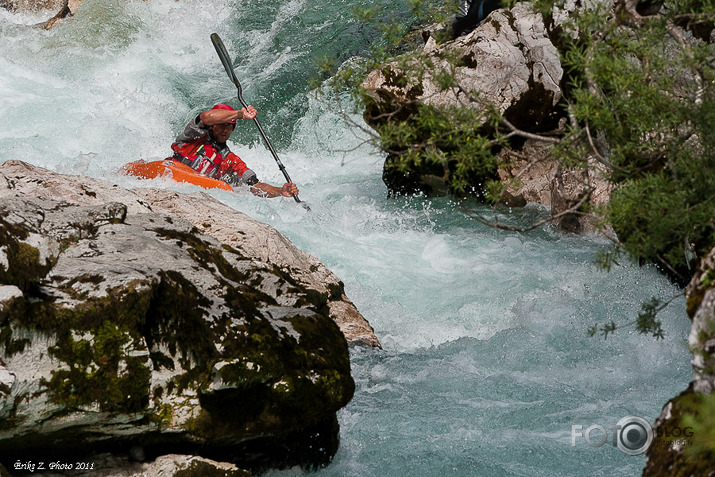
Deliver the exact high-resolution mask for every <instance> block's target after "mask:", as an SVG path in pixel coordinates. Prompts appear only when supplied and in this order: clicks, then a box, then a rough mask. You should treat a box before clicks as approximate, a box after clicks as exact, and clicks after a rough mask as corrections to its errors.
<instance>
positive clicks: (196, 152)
mask: <svg viewBox="0 0 715 477" xmlns="http://www.w3.org/2000/svg"><path fill="white" fill-rule="evenodd" d="M171 149H172V150H173V151H174V156H173V157H171V158H170V159H173V160H175V161H179V162H181V163H183V164H186V165H187V166H190V167H191V168H192V169H194V170H195V171H197V172H198V173H199V174H201V175H203V176H207V177H211V178H214V179H220V178H221V177H222V176H224V175H225V174H226V173H228V172H235V173H236V174H238V176H239V177H240V176H242V175H243V173H244V172H246V171H247V170H248V166H247V165H246V163H245V162H243V161H242V160H241V158H240V157H238V156H237V155H236V154H234V153H232V152H231V150H230V149H229V148H228V146H226V145H224V147H223V148H221V147H220V146H219V145H218V144H217V143H216V142H215V141H214V140H213V139H211V137H210V136H209V135H208V134H207V135H205V136H202V137H200V138H198V139H195V140H193V141H189V142H187V143H184V144H181V145H179V144H177V143H174V144H172V145H171Z"/></svg>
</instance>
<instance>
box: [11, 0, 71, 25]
mask: <svg viewBox="0 0 715 477" xmlns="http://www.w3.org/2000/svg"><path fill="white" fill-rule="evenodd" d="M83 1H84V0H0V7H2V8H6V9H8V10H12V11H31V12H44V11H48V12H57V13H56V14H55V16H53V17H52V18H50V19H49V20H47V21H46V22H43V23H40V24H39V25H38V26H41V27H42V28H44V29H46V30H49V29H50V28H52V27H54V26H55V25H57V24H58V23H60V22H61V21H62V20H64V19H65V18H67V17H71V16H73V15H76V14H77V11H78V10H79V7H80V5H81V4H82V2H83Z"/></svg>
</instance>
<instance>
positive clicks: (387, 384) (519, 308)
mask: <svg viewBox="0 0 715 477" xmlns="http://www.w3.org/2000/svg"><path fill="white" fill-rule="evenodd" d="M377 3H379V2H378V1H372V2H370V1H367V0H291V1H285V0H279V1H267V0H243V1H232V0H179V1H174V0H151V1H148V2H143V1H136V0H132V1H125V0H85V1H84V3H83V4H82V7H81V9H80V11H79V13H78V15H77V16H76V17H74V18H72V19H69V20H67V21H65V22H63V23H62V24H60V25H59V26H57V27H56V28H54V29H52V30H51V31H44V30H41V29H37V28H32V27H31V25H33V24H35V23H38V22H40V21H43V20H46V19H47V18H48V15H41V14H33V13H26V12H20V13H15V14H11V13H10V12H7V11H5V10H1V9H0V42H1V44H2V47H1V50H0V120H1V121H2V127H1V128H0V161H4V160H9V159H21V160H24V161H27V162H30V163H32V164H35V165H38V166H42V167H47V168H49V169H52V170H55V171H58V172H62V173H71V174H84V175H88V176H92V177H97V178H102V179H106V180H110V181H113V182H115V183H118V184H120V185H122V186H125V187H139V186H144V185H151V186H158V187H166V188H171V189H173V190H177V191H185V192H193V191H196V190H197V189H196V188H194V187H190V186H183V185H177V184H175V183H170V182H168V181H166V180H163V181H162V180H157V181H153V182H150V183H141V182H139V181H136V180H133V179H130V178H127V177H123V176H121V175H119V174H117V170H118V169H119V168H120V167H121V165H122V164H124V163H126V162H129V161H132V160H135V159H140V158H141V159H158V158H164V157H166V156H167V155H168V154H169V144H170V143H171V142H172V140H173V138H174V137H175V136H176V134H177V133H178V132H180V130H181V129H182V128H183V125H184V124H185V123H186V122H187V121H188V120H189V119H190V118H191V117H193V116H194V115H196V114H197V113H198V112H200V111H201V110H203V109H206V108H207V107H210V106H211V105H213V104H215V103H217V102H230V103H231V104H233V105H236V104H237V101H236V89H235V87H234V86H233V84H232V83H230V82H229V80H228V77H227V76H226V73H225V71H224V70H223V68H222V66H221V64H220V62H219V60H218V57H217V56H216V53H215V51H214V49H213V46H212V44H211V42H210V39H209V35H210V34H211V33H213V32H217V33H219V35H221V37H222V38H223V40H224V43H226V47H227V48H228V50H229V53H230V54H231V55H232V57H233V58H234V59H235V60H234V64H235V65H236V73H237V75H238V77H239V79H240V80H241V82H242V84H243V87H244V97H245V98H246V100H247V101H248V102H249V103H251V104H253V105H254V106H255V107H256V108H257V109H258V110H259V119H260V120H261V123H262V125H263V126H264V129H265V130H266V133H267V134H268V136H269V138H271V140H272V141H273V143H274V145H275V146H276V149H277V150H278V153H279V155H280V156H281V158H282V160H283V162H284V164H285V166H286V168H287V170H288V171H289V173H290V175H291V176H292V178H293V180H294V181H295V182H296V183H298V185H299V187H300V188H301V193H300V196H301V198H302V199H303V200H304V201H306V202H307V203H308V204H309V205H310V207H311V209H312V211H311V212H307V211H305V210H304V209H303V208H301V207H300V206H298V205H297V204H295V203H294V202H293V201H292V200H291V199H285V198H284V199H272V200H266V199H260V198H257V197H254V196H252V195H251V194H249V193H246V192H242V193H239V194H232V193H228V192H224V191H211V192H210V194H211V195H213V196H214V197H216V198H217V199H219V200H221V201H222V202H224V203H226V204H228V205H230V206H231V207H234V208H235V209H237V210H240V211H242V212H245V213H246V214H248V215H250V216H251V217H254V218H256V219H257V220H260V221H262V222H266V223H269V224H271V225H272V226H274V227H275V228H277V229H278V230H280V231H281V232H283V233H284V234H285V235H287V236H288V237H289V238H290V239H291V241H293V243H295V244H296V245H297V246H298V247H300V248H302V249H303V250H305V251H307V252H309V253H311V254H313V255H315V256H317V257H318V258H319V259H320V260H321V261H322V262H323V263H324V264H325V265H326V266H327V267H328V268H330V269H331V270H333V271H334V272H335V273H336V274H337V275H338V276H339V277H340V278H341V279H342V280H343V282H344V283H345V288H346V291H347V293H348V295H349V297H350V298H351V299H352V300H353V301H354V302H355V304H356V305H357V307H358V309H359V310H360V311H361V312H362V313H363V314H364V315H365V317H366V318H367V319H368V320H369V321H370V323H371V324H372V326H373V327H374V328H375V332H376V334H377V336H378V338H379V339H380V340H381V342H382V344H383V347H384V349H383V350H379V351H376V350H361V349H356V350H353V351H352V352H351V360H352V370H353V376H354V378H355V380H356V384H357V389H356V394H355V397H354V399H353V400H352V402H351V403H350V404H349V405H348V406H347V407H346V408H345V409H343V410H341V411H340V413H339V420H340V425H341V445H340V449H339V451H338V453H337V455H336V456H335V459H334V461H333V463H332V464H331V465H329V466H328V467H326V468H324V469H321V470H318V471H317V473H316V475H317V476H321V477H322V476H366V477H367V476H375V477H378V476H380V477H381V476H390V477H398V476H446V475H450V476H485V477H490V476H544V477H546V476H548V477H553V476H572V475H593V476H598V475H603V476H612V475H639V474H640V472H641V469H642V467H643V465H644V463H645V457H644V456H642V455H639V456H631V455H627V454H626V453H624V452H622V451H621V450H620V449H619V448H618V447H615V446H614V445H613V443H612V441H611V439H612V438H611V436H610V435H609V436H607V437H608V439H607V441H606V443H605V444H604V445H601V446H598V447H595V446H592V445H589V443H588V442H587V441H586V440H585V439H584V437H582V436H580V435H579V432H583V431H585V430H586V429H587V428H588V427H589V426H591V425H594V424H597V425H599V426H602V427H603V428H605V429H609V427H608V426H613V425H615V424H616V423H618V422H619V420H621V419H622V418H624V417H627V416H641V417H643V418H645V419H646V420H648V421H650V422H652V421H653V420H654V419H655V418H656V417H657V416H658V414H659V413H660V410H661V408H662V406H663V405H664V404H665V403H666V401H667V400H668V399H670V398H671V397H673V396H675V395H677V394H678V393H679V392H680V391H682V390H683V389H685V388H686V386H687V384H688V382H689V381H690V379H691V377H692V370H691V367H690V362H689V361H690V353H689V352H688V349H687V341H686V339H687V333H688V330H689V325H690V323H689V321H688V319H687V316H686V315H685V312H684V300H683V299H682V298H680V299H678V300H676V301H675V302H674V303H673V304H672V305H671V306H670V307H669V308H667V309H666V310H665V311H664V312H662V319H663V321H664V329H665V332H666V338H665V340H660V341H656V340H654V339H653V338H650V337H647V336H641V335H639V334H637V333H635V331H633V329H632V328H627V329H623V330H620V331H618V332H617V333H615V334H614V335H612V336H610V337H609V338H608V339H607V340H604V339H603V338H598V337H595V338H590V337H588V336H587V329H588V328H589V327H590V326H591V325H593V324H602V323H606V322H608V321H611V320H614V321H616V322H621V323H624V322H628V321H632V320H633V319H635V317H636V315H637V313H638V311H639V309H640V303H641V302H643V301H645V300H647V299H649V298H650V297H651V296H657V297H661V298H670V297H671V296H673V295H675V294H677V293H678V292H679V290H678V289H677V288H675V287H673V286H672V285H671V284H670V283H669V282H668V281H667V280H666V279H665V278H664V277H662V276H661V275H659V274H658V273H657V271H656V270H654V269H652V268H638V267H637V266H635V265H631V264H628V263H621V264H620V265H619V266H617V267H615V268H614V269H613V270H612V271H611V272H610V273H608V272H605V271H602V270H600V269H598V268H597V267H596V266H595V265H594V260H595V258H596V254H597V253H598V251H599V250H600V249H601V248H602V247H604V246H605V245H606V243H605V241H604V240H603V239H600V238H598V237H596V236H592V237H577V236H572V235H566V234H563V233H560V232H559V231H557V230H554V229H552V228H549V227H546V228H544V229H541V230H536V231H533V232H530V233H527V234H517V233H507V232H500V231H496V230H494V229H491V228H489V227H486V226H483V225H481V224H479V223H477V222H475V221H474V220H472V219H470V218H469V217H467V216H466V215H465V213H464V212H463V209H464V208H476V209H480V208H483V206H481V205H479V204H477V203H473V202H470V201H461V202H457V201H455V200H452V199H448V198H426V197H406V198H399V199H388V198H387V190H386V188H385V186H384V184H383V183H382V180H381V171H382V163H383V161H384V156H383V155H382V154H381V153H380V152H379V151H376V150H374V149H372V148H371V147H369V146H368V145H366V144H364V140H365V139H366V138H365V135H364V133H363V132H361V131H360V130H359V129H357V128H355V127H353V126H351V125H350V124H348V123H346V122H345V121H344V119H343V117H342V116H341V115H340V114H338V110H339V109H340V108H343V107H344V108H347V109H346V110H347V111H349V101H347V99H346V98H342V99H341V100H340V101H337V100H333V99H331V98H330V97H329V96H316V94H315V91H312V90H311V89H310V87H309V86H308V81H309V80H310V79H311V78H313V77H315V76H316V75H317V73H318V68H317V66H316V64H317V61H318V60H319V59H320V58H322V57H323V56H328V57H331V58H335V59H336V60H337V61H338V62H342V61H346V60H349V59H350V58H351V57H354V56H356V55H360V54H363V53H364V52H365V51H366V50H367V48H368V47H369V43H370V42H371V41H372V40H373V38H372V32H371V31H369V30H368V29H366V28H364V27H363V26H361V25H360V24H359V23H358V22H356V21H355V20H354V19H352V16H351V13H350V10H351V8H352V7H353V6H356V5H361V6H370V5H372V4H377ZM384 3H385V5H387V6H388V7H390V6H392V5H394V3H393V2H387V1H384ZM350 114H351V116H350V117H351V118H352V120H353V121H356V122H358V123H361V121H362V120H361V117H360V114H355V113H350ZM230 145H231V146H232V149H233V150H234V152H236V153H237V154H238V155H240V156H241V157H242V158H243V159H244V160H245V161H246V162H247V163H248V165H249V166H250V167H251V168H252V169H254V170H255V171H256V172H257V174H258V177H259V178H260V179H261V180H263V181H265V182H269V183H273V184H279V183H282V177H281V175H280V172H279V170H278V168H277V167H276V164H275V162H274V161H273V159H272V157H271V155H270V153H269V152H268V150H267V149H266V147H265V146H264V145H263V144H262V142H261V138H260V136H259V134H258V132H257V130H256V128H255V127H254V126H253V125H252V124H251V123H250V122H244V123H239V126H238V129H237V131H236V132H235V133H234V136H233V138H232V143H231V144H230ZM484 210H485V209H484ZM503 213H504V219H505V220H512V221H514V222H516V223H520V222H523V223H526V222H528V221H531V220H534V219H535V218H539V217H543V216H544V215H545V214H548V211H547V210H546V209H544V208H543V207H537V206H529V207H527V208H526V209H525V210H518V211H517V210H514V211H508V210H505V211H503ZM574 426H576V427H574ZM578 426H581V427H580V428H579V427H578ZM574 429H575V430H574ZM578 429H581V430H580V431H579V430H578ZM591 437H592V442H595V443H598V441H599V440H600V437H601V436H600V435H599V434H598V431H596V432H595V433H594V434H592V435H591ZM302 474H303V471H301V470H300V469H287V470H283V471H273V472H270V473H269V475H271V476H281V477H286V476H295V475H302Z"/></svg>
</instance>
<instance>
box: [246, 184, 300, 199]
mask: <svg viewBox="0 0 715 477" xmlns="http://www.w3.org/2000/svg"><path fill="white" fill-rule="evenodd" d="M251 192H253V193H254V194H255V195H257V196H259V197H280V196H283V197H291V196H292V195H293V194H295V195H298V186H297V185H295V184H293V183H292V182H286V183H285V184H283V186H282V187H276V186H272V185H270V184H266V183H265V182H256V183H255V184H253V185H252V186H251Z"/></svg>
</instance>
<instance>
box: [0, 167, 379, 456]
mask: <svg viewBox="0 0 715 477" xmlns="http://www.w3.org/2000/svg"><path fill="white" fill-rule="evenodd" d="M0 197H1V200H0V456H2V463H4V464H5V465H6V466H7V467H8V468H9V467H10V466H11V465H12V464H13V463H14V462H15V461H16V460H17V459H22V458H23V457H28V456H29V457H31V456H35V459H36V456H37V455H39V454H38V452H39V453H41V455H42V456H43V457H45V458H47V459H50V458H52V456H57V458H60V457H63V456H66V457H69V458H78V457H79V456H80V455H85V454H87V453H97V452H109V451H111V452H125V451H127V450H128V449H129V448H130V447H132V446H140V447H141V448H143V449H144V452H145V453H146V454H147V456H149V457H151V456H156V455H161V454H165V453H169V452H177V451H178V452H182V453H200V454H201V455H203V456H204V457H209V458H214V459H216V460H223V461H230V462H234V463H239V464H244V465H247V466H249V467H261V466H265V465H282V464H289V465H293V464H305V465H317V464H321V463H324V462H327V461H329V459H330V458H331V457H332V454H333V453H334V451H335V450H336V448H337V421H336V417H335V413H336V411H337V410H338V409H339V408H341V407H342V406H344V405H345V404H346V403H347V402H348V401H349V400H350V398H351V397H352V394H353V390H354V383H353V380H352V378H351V376H350V365H349V357H348V349H347V343H346V340H345V338H344V336H343V334H342V333H341V331H340V329H339V328H338V326H337V325H336V324H335V321H334V320H333V319H331V318H330V315H331V314H332V315H333V317H334V318H335V319H336V320H338V321H340V320H352V321H351V323H357V324H355V325H353V324H351V325H350V326H348V328H349V327H351V326H352V327H357V328H359V331H358V335H357V337H356V338H355V339H354V341H356V342H359V343H361V344H364V343H370V344H374V345H377V344H378V343H377V340H376V339H375V338H374V335H371V333H368V330H369V325H367V323H366V322H365V321H364V319H362V317H361V316H360V315H359V313H357V310H354V306H353V305H352V304H351V303H350V302H349V301H348V300H347V299H346V298H345V296H344V293H343V289H342V284H341V283H340V282H339V280H337V278H336V277H335V276H334V275H332V274H331V273H330V272H329V271H327V270H326V269H325V267H324V266H322V264H320V262H318V261H317V260H316V259H315V258H313V257H310V256H309V255H307V254H304V253H303V252H300V251H299V250H297V249H296V248H295V247H293V246H292V245H291V244H290V243H289V242H288V241H287V239H286V238H285V237H283V236H282V235H280V234H279V233H278V232H276V231H275V230H273V229H271V228H270V227H267V226H264V225H262V224H258V223H256V222H255V221H253V220H252V219H250V218H248V217H246V216H245V215H243V214H240V213H238V212H236V211H232V209H229V208H228V207H225V206H222V205H221V204H220V203H218V202H217V201H214V200H212V199H211V198H210V197H209V196H207V195H205V194H195V195H194V196H186V197H182V196H179V195H177V194H174V193H170V192H166V191H156V190H154V191H153V190H138V191H127V190H123V189H121V188H119V187H118V186H113V185H112V184H109V183H107V182H104V181H99V180H93V179H89V178H86V177H81V178H80V177H73V176H62V175H58V174H55V173H52V172H50V171H47V170H43V169H40V168H36V167H33V166H30V165H28V164H25V163H22V162H19V161H8V162H5V163H3V164H1V165H0ZM199 203H200V204H201V205H200V206H199ZM207 203H211V205H212V207H211V209H212V212H211V213H208V214H206V213H204V215H200V214H199V213H198V211H199V210H204V208H205V207H206V205H207ZM224 209H228V210H224ZM178 210H181V211H182V214H184V215H186V216H187V217H192V221H193V222H195V223H192V221H189V220H187V219H185V218H182V217H181V216H179V215H178V214H173V213H172V211H178ZM229 211H231V212H229ZM192 214H195V215H192ZM212 214H216V217H213V216H212ZM218 216H221V217H222V219H223V221H221V220H216V218H217V217H218ZM229 224H230V225H229ZM202 230H203V231H205V232H202ZM209 234H211V235H209ZM356 320H357V321H356ZM361 327H362V328H361ZM365 327H366V328H365ZM368 335H371V336H368ZM49 443H51V446H50V445H49ZM50 454H52V455H50ZM6 459H7V460H6Z"/></svg>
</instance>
